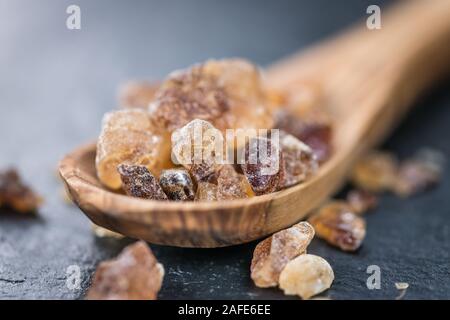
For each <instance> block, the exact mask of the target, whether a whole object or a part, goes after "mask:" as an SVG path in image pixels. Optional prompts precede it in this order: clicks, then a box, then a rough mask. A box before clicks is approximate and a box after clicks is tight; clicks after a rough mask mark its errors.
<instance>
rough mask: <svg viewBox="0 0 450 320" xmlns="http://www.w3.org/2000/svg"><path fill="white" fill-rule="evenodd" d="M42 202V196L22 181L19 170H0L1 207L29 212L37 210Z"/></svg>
mask: <svg viewBox="0 0 450 320" xmlns="http://www.w3.org/2000/svg"><path fill="white" fill-rule="evenodd" d="M42 202H43V200H42V198H41V197H40V196H39V195H37V194H36V193H35V192H34V191H33V190H32V189H31V188H30V187H29V186H27V185H26V184H25V183H24V182H23V181H22V179H21V178H20V176H19V173H18V172H17V170H15V169H7V170H5V171H1V170H0V207H3V206H7V207H10V208H12V209H13V210H15V211H17V212H20V213H29V212H33V211H36V210H37V209H38V208H39V206H40V205H41V204H42Z"/></svg>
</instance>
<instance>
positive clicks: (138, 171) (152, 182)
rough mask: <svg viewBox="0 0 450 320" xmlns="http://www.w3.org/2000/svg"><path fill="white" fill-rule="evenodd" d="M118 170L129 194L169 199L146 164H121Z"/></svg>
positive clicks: (145, 197)
mask: <svg viewBox="0 0 450 320" xmlns="http://www.w3.org/2000/svg"><path fill="white" fill-rule="evenodd" d="M117 171H118V172H119V174H120V178H121V180H122V187H123V189H124V190H125V192H126V194H127V195H129V196H132V197H137V198H143V199H151V200H167V195H166V194H165V193H164V191H163V189H162V188H161V186H160V185H159V182H158V179H157V178H156V177H155V176H154V175H153V174H152V173H151V172H150V171H149V170H148V169H147V167H146V166H136V165H128V164H121V165H119V166H118V169H117Z"/></svg>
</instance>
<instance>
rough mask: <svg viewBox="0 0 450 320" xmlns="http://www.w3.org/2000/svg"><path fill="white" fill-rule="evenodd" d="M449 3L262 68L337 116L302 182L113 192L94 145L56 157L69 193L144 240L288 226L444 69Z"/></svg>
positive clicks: (340, 179) (417, 7) (239, 238)
mask: <svg viewBox="0 0 450 320" xmlns="http://www.w3.org/2000/svg"><path fill="white" fill-rule="evenodd" d="M449 17H450V1H448V0H431V1H422V0H417V1H404V2H402V3H401V4H400V5H398V6H397V7H395V8H393V9H392V10H390V11H389V12H387V13H386V14H384V13H382V29H381V30H368V29H367V28H366V26H365V24H364V25H362V26H358V27H354V28H353V29H352V30H349V31H347V32H346V33H344V34H343V35H341V36H339V37H337V38H335V39H332V40H328V41H327V42H325V43H323V44H320V45H318V46H315V47H313V48H312V49H309V50H307V51H304V52H303V53H300V54H298V55H295V56H293V57H291V58H288V59H285V60H282V61H280V62H279V63H277V64H275V65H273V66H272V67H270V68H269V69H268V74H267V78H268V81H269V83H270V85H272V86H273V87H275V88H278V89H279V90H283V91H285V92H288V93H289V92H295V90H298V89H299V87H301V84H302V83H303V82H304V81H309V80H311V79H312V80H314V81H316V82H319V83H320V84H321V86H322V88H323V93H324V98H325V100H326V102H327V105H328V107H329V108H330V110H331V112H332V113H333V117H334V119H335V121H336V127H335V136H334V146H335V153H334V154H333V156H332V157H331V159H330V160H329V161H328V162H326V163H325V164H324V165H323V166H322V167H321V168H320V170H319V172H318V173H317V175H315V176H314V177H312V178H311V179H310V180H309V181H307V182H306V183H303V184H300V185H297V186H294V187H291V188H289V189H287V190H283V191H280V192H277V193H273V194H268V195H264V196H259V197H254V198H251V199H243V200H233V201H226V202H225V201H224V202H214V203H211V202H209V203H208V202H205V203H200V202H190V203H177V202H157V201H150V200H142V199H138V198H132V197H127V196H124V195H120V194H116V193H113V192H111V191H109V190H107V189H106V188H104V187H103V186H102V185H101V184H100V182H99V181H98V179H97V177H96V173H95V168H94V158H95V144H89V145H86V146H83V147H80V148H78V149H77V150H75V151H74V152H72V153H71V154H69V155H67V156H66V157H65V158H64V159H63V160H62V161H61V163H60V173H61V176H62V178H63V179H64V181H65V183H66V185H67V188H68V190H69V192H70V195H71V197H72V198H73V200H74V201H75V203H76V204H77V205H78V206H79V207H80V208H81V210H82V211H83V212H84V213H85V214H86V215H87V216H88V217H89V218H90V219H91V220H92V221H93V222H94V223H96V224H98V225H100V226H103V227H105V228H108V229H111V230H114V231H117V232H120V233H122V234H124V235H127V236H130V237H133V238H139V239H144V240H147V241H149V242H151V243H157V244H165V245H174V246H182V247H219V246H228V245H233V244H239V243H244V242H248V241H252V240H255V239H258V238H261V237H264V236H267V235H269V234H271V233H273V232H276V231H278V230H280V229H283V228H286V227H288V226H290V225H292V224H294V223H295V222H297V221H299V220H301V219H302V218H304V217H305V216H306V215H307V213H308V212H310V211H311V210H312V209H314V208H315V207H317V206H318V205H320V203H322V202H323V201H325V200H326V199H327V198H328V197H330V196H331V195H332V194H333V193H334V192H335V191H336V190H337V189H338V188H339V187H340V186H341V185H342V184H343V183H344V182H345V179H346V175H347V174H348V172H349V169H350V168H351V166H352V164H353V163H354V161H355V160H356V159H357V158H358V156H360V155H361V153H362V152H364V151H365V150H367V149H368V148H371V147H373V146H374V145H375V144H376V143H378V142H380V141H381V140H383V139H384V138H385V137H386V136H387V135H388V134H389V133H390V131H391V130H392V129H393V128H394V126H395V125H396V123H398V121H399V120H400V119H401V117H402V116H403V115H404V114H405V112H406V111H407V107H408V106H410V105H411V103H412V101H413V100H414V99H415V98H416V97H417V96H418V95H419V94H420V93H421V92H422V91H423V90H424V89H426V88H427V87H428V86H429V85H430V84H432V83H433V82H435V81H436V80H438V79H439V78H440V77H441V76H443V75H445V74H447V72H448V71H449V70H450V59H449V57H450V41H449V40H450V19H449Z"/></svg>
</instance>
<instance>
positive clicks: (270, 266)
mask: <svg viewBox="0 0 450 320" xmlns="http://www.w3.org/2000/svg"><path fill="white" fill-rule="evenodd" d="M313 237H314V229H313V227H312V226H311V225H310V224H309V223H307V222H300V223H298V224H296V225H294V226H292V227H290V228H288V229H285V230H281V231H279V232H277V233H274V234H273V235H272V236H271V237H269V238H267V239H265V240H263V241H261V242H260V243H259V244H258V245H257V246H256V248H255V250H254V252H253V259H252V263H251V267H250V271H251V278H252V280H253V281H254V283H255V284H256V285H257V286H258V287H262V288H265V287H273V286H276V285H278V279H279V276H280V272H281V271H282V270H283V268H284V267H285V266H286V264H287V263H288V262H289V261H290V260H292V259H294V258H295V257H297V256H298V255H300V254H303V253H305V252H306V248H307V247H308V245H309V243H310V242H311V240H312V238H313Z"/></svg>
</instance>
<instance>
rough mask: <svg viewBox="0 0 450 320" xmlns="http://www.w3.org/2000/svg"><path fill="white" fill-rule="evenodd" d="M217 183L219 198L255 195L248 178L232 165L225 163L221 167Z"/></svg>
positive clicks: (227, 198) (238, 197) (229, 198)
mask: <svg viewBox="0 0 450 320" xmlns="http://www.w3.org/2000/svg"><path fill="white" fill-rule="evenodd" d="M217 183H218V188H217V199H218V200H232V199H240V198H249V197H252V196H254V195H255V194H254V192H253V190H252V187H251V185H250V184H249V182H248V180H247V178H246V177H245V176H244V175H242V174H239V173H237V172H236V170H234V168H233V166H231V165H224V166H223V167H222V168H221V169H220V171H219V177H218V181H217Z"/></svg>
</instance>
